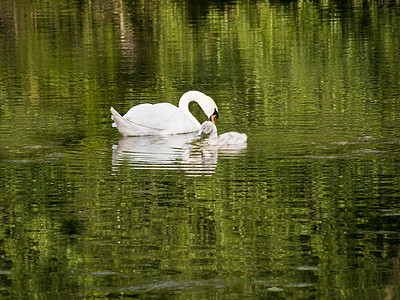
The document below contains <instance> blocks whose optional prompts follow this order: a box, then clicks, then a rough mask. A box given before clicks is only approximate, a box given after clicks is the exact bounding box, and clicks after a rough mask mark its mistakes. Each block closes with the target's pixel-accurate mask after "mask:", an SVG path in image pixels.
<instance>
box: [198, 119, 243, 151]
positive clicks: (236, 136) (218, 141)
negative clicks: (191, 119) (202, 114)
mask: <svg viewBox="0 0 400 300" xmlns="http://www.w3.org/2000/svg"><path fill="white" fill-rule="evenodd" d="M200 132H201V136H202V137H203V136H204V135H205V134H208V133H209V134H210V137H209V138H208V144H209V145H213V146H222V145H237V144H244V143H246V141H247V135H246V134H245V133H239V132H233V131H232V132H226V133H223V134H221V135H220V136H218V134H217V127H216V126H215V124H214V123H213V122H210V121H205V122H204V123H203V124H201V128H200Z"/></svg>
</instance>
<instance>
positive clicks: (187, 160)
mask: <svg viewBox="0 0 400 300" xmlns="http://www.w3.org/2000/svg"><path fill="white" fill-rule="evenodd" d="M198 138H199V136H198V134H197V133H189V134H179V135H168V136H138V137H120V139H119V142H118V145H114V146H113V155H112V164H113V166H112V170H113V172H116V171H118V169H119V167H120V166H121V165H122V164H128V165H129V166H130V167H131V168H133V169H172V170H174V169H179V170H184V171H185V172H186V174H187V175H188V176H196V175H207V174H209V175H210V174H213V173H214V172H215V168H216V167H217V159H218V153H219V154H222V155H225V156H237V155H239V154H241V153H243V152H244V151H245V149H246V144H244V145H240V147H238V146H237V145H235V146H233V147H226V146H225V147H223V148H219V147H217V146H210V145H206V144H205V143H204V142H201V141H200V142H198V143H194V141H196V140H197V139H198Z"/></svg>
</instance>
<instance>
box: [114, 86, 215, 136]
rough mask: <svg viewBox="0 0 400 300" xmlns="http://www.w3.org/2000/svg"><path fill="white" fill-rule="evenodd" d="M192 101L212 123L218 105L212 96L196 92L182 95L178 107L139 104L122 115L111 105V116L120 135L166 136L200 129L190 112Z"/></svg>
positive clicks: (166, 104) (162, 104) (167, 104)
mask: <svg viewBox="0 0 400 300" xmlns="http://www.w3.org/2000/svg"><path fill="white" fill-rule="evenodd" d="M192 101H195V102H197V103H198V104H199V105H200V107H201V108H202V109H203V111H204V113H205V114H206V115H207V117H208V118H209V119H210V121H212V122H214V123H215V120H216V119H217V118H218V108H217V105H216V104H215V102H214V100H213V99H211V97H209V96H207V95H205V94H203V93H201V92H197V91H189V92H186V93H185V94H183V95H182V97H181V99H180V100H179V107H176V106H175V105H172V104H170V103H157V104H148V103H145V104H139V105H136V106H134V107H132V108H131V109H130V110H129V111H128V112H127V113H126V114H125V115H124V116H123V117H122V116H121V115H120V114H119V113H118V112H117V111H116V110H115V109H114V108H113V107H111V109H110V110H111V114H112V117H111V118H112V119H113V120H114V121H115V124H116V125H117V127H118V130H119V132H120V133H121V135H123V136H139V135H167V134H178V133H187V132H194V131H199V130H200V128H201V125H200V123H199V121H197V120H196V118H195V117H194V116H193V115H192V114H191V113H190V111H189V103H190V102H192Z"/></svg>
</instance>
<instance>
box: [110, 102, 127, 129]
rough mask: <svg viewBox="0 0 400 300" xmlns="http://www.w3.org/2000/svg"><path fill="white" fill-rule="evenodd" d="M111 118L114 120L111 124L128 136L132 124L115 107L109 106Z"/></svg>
mask: <svg viewBox="0 0 400 300" xmlns="http://www.w3.org/2000/svg"><path fill="white" fill-rule="evenodd" d="M110 112H111V119H112V120H114V122H115V123H113V124H112V126H113V127H117V128H118V131H119V133H120V134H121V135H123V136H128V135H129V132H130V131H132V124H131V123H130V122H129V121H127V120H125V119H124V118H123V117H122V116H121V115H120V114H119V113H118V112H117V111H116V110H115V109H114V107H111V108H110Z"/></svg>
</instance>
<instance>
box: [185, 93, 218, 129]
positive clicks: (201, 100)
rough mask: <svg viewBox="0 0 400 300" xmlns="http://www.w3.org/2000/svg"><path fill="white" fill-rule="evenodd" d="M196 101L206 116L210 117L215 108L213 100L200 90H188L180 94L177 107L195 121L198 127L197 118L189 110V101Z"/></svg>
mask: <svg viewBox="0 0 400 300" xmlns="http://www.w3.org/2000/svg"><path fill="white" fill-rule="evenodd" d="M193 101H194V102H196V103H197V104H198V105H199V106H200V107H201V109H202V110H203V111H204V113H205V114H206V115H207V117H210V116H211V114H212V113H213V111H214V109H215V108H216V105H215V102H214V101H213V100H212V99H211V98H210V97H208V96H207V95H205V94H203V93H202V92H198V91H189V92H186V93H184V94H183V95H182V97H181V99H180V100H179V108H180V109H181V110H182V111H183V112H184V113H185V114H186V115H187V116H188V117H189V118H190V119H191V120H192V121H193V123H195V124H196V125H197V126H198V127H199V129H200V126H201V125H200V123H199V121H197V119H196V118H195V117H194V116H193V115H192V113H191V112H190V111H189V103H190V102H193Z"/></svg>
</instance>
